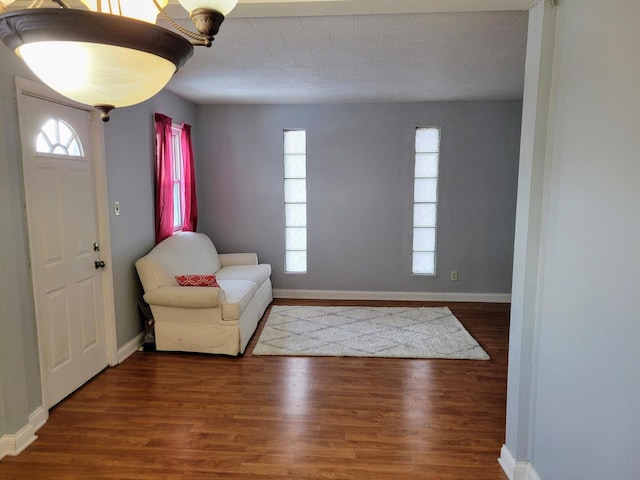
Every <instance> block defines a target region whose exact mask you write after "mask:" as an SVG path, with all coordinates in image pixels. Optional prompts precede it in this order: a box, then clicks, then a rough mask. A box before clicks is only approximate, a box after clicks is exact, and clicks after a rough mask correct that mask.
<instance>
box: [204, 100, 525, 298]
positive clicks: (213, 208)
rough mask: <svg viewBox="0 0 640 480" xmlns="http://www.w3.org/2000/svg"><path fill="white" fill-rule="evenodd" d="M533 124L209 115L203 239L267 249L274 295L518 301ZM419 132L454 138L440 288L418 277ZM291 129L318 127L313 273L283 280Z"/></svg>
mask: <svg viewBox="0 0 640 480" xmlns="http://www.w3.org/2000/svg"><path fill="white" fill-rule="evenodd" d="M520 122H521V102H517V101H510V102H508V101H505V102H460V103H430V104H366V105H306V106H300V105H290V106H211V105H210V106H199V107H198V121H197V123H198V131H199V135H198V137H197V145H198V147H199V152H201V154H200V157H199V161H198V168H199V170H198V201H199V208H200V218H201V223H200V228H199V229H200V230H201V231H203V232H205V233H207V234H209V235H210V236H211V237H212V239H213V240H214V242H215V244H216V246H217V247H218V248H219V250H220V251H222V252H232V251H256V252H257V253H258V254H259V258H260V260H261V261H263V262H267V263H271V264H272V266H273V275H272V280H273V284H274V287H275V288H285V289H318V290H364V291H404V292H465V293H469V292H472V293H509V292H510V286H511V269H512V257H513V235H514V221H515V220H514V219H515V201H516V183H517V170H518V149H519V140H520V138H519V136H520ZM416 126H441V127H442V146H441V164H440V187H439V210H438V215H439V217H438V240H437V242H438V243H437V249H438V254H437V271H438V275H436V276H435V277H433V276H431V277H430V276H413V275H412V274H411V245H412V218H413V217H412V215H413V213H412V202H413V168H414V156H413V152H414V132H415V128H416ZM291 128H304V129H306V130H307V177H308V180H307V192H308V273H307V274H305V275H286V274H284V252H283V249H284V212H283V208H284V207H283V165H282V163H283V160H282V150H283V147H282V131H283V130H284V129H291ZM452 270H456V271H458V272H459V281H458V282H451V280H450V271H452Z"/></svg>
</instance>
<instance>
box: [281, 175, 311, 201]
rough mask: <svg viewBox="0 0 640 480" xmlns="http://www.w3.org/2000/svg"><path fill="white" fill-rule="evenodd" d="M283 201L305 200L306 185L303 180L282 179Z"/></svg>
mask: <svg viewBox="0 0 640 480" xmlns="http://www.w3.org/2000/svg"><path fill="white" fill-rule="evenodd" d="M284 201H285V203H305V202H306V201H307V186H306V181H305V180H297V179H296V180H291V179H286V180H285V181H284Z"/></svg>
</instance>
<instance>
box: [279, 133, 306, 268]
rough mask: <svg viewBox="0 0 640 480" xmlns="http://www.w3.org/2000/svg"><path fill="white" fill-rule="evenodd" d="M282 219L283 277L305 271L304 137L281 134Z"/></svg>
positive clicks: (301, 135) (294, 134) (300, 134)
mask: <svg viewBox="0 0 640 480" xmlns="http://www.w3.org/2000/svg"><path fill="white" fill-rule="evenodd" d="M284 218H285V222H284V225H285V265H284V270H285V272H286V273H305V272H306V271H307V134H306V131H305V130H285V131H284Z"/></svg>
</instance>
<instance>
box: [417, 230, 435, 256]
mask: <svg viewBox="0 0 640 480" xmlns="http://www.w3.org/2000/svg"><path fill="white" fill-rule="evenodd" d="M435 249H436V229H435V228H414V229H413V250H414V251H429V252H432V251H435Z"/></svg>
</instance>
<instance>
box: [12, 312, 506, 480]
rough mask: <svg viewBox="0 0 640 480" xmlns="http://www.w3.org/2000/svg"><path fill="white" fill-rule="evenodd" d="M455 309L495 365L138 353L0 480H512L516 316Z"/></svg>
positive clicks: (51, 425)
mask: <svg viewBox="0 0 640 480" xmlns="http://www.w3.org/2000/svg"><path fill="white" fill-rule="evenodd" d="M274 304H287V305H290V304H307V305H327V304H333V305H335V304H346V305H374V306H376V305H386V306H441V305H447V306H449V308H450V309H451V310H452V311H453V313H454V314H455V315H456V316H457V317H458V318H459V319H460V321H461V322H462V323H463V324H464V326H465V327H466V328H467V330H469V332H470V333H471V334H472V335H473V336H474V337H475V338H476V340H478V342H479V343H480V344H481V345H482V347H483V348H484V349H485V350H486V351H487V353H488V354H489V355H490V356H491V360H489V361H468V360H407V359H378V358H332V357H315V358H303V357H260V356H255V357H254V356H252V355H251V352H252V350H253V347H254V346H255V343H256V341H257V338H258V336H259V331H260V329H261V328H262V327H263V326H264V322H265V318H266V316H265V318H263V320H262V321H261V323H260V325H259V327H258V328H259V331H258V333H257V334H256V335H254V337H253V338H252V340H251V343H250V344H249V346H248V347H247V350H246V353H245V354H244V355H243V356H241V357H237V358H229V357H224V356H214V355H200V354H184V353H165V352H162V353H161V352H137V353H135V354H134V355H132V356H131V357H130V358H129V359H127V360H126V361H125V362H123V363H122V364H121V365H119V366H118V367H116V368H109V369H107V370H105V371H104V372H102V373H101V374H99V375H98V376H97V377H95V378H94V379H93V380H92V381H90V382H89V383H87V384H86V385H85V386H84V387H82V388H81V389H79V390H78V391H76V392H75V393H74V394H72V395H71V396H69V397H68V398H67V399H65V400H63V401H62V402H61V403H60V404H58V405H57V406H56V407H55V408H54V409H52V410H51V412H50V417H49V421H48V422H47V424H46V425H45V426H44V427H43V428H41V429H40V431H39V432H38V437H39V438H38V440H36V442H35V443H33V444H32V445H31V446H30V447H29V448H27V449H26V450H25V451H24V452H23V453H22V454H20V455H19V456H17V457H5V458H4V459H3V460H2V461H0V479H3V480H4V479H6V480H34V479H35V480H40V479H65V480H67V479H83V480H84V479H97V480H102V479H118V480H126V479H136V480H144V479H154V480H159V479H166V480H186V479H193V480H205V479H207V480H208V479H228V480H240V479H249V480H276V479H283V478H292V479H336V480H387V479H419V480H454V479H455V480H471V479H473V480H505V479H506V478H507V477H506V476H505V475H504V473H503V472H502V470H501V469H500V467H499V465H498V462H497V458H498V456H499V454H500V447H501V446H502V444H503V443H504V424H505V408H506V376H507V347H508V324H509V305H506V304H480V303H446V304H444V303H427V302H354V301H342V302H335V301H334V302H322V301H301V300H276V301H275V302H274Z"/></svg>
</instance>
